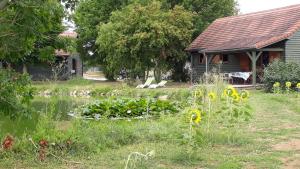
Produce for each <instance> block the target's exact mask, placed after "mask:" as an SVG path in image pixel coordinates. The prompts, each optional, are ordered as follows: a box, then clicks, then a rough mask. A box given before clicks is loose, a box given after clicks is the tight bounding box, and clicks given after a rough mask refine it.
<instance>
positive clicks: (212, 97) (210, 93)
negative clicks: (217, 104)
mask: <svg viewBox="0 0 300 169" xmlns="http://www.w3.org/2000/svg"><path fill="white" fill-rule="evenodd" d="M208 98H209V100H210V101H215V100H216V98H217V95H216V93H214V92H209V93H208Z"/></svg>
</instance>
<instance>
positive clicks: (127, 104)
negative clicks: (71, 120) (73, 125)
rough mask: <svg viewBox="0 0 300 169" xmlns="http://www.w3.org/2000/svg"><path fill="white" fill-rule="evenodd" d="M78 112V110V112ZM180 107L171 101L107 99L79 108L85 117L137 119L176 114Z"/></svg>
mask: <svg viewBox="0 0 300 169" xmlns="http://www.w3.org/2000/svg"><path fill="white" fill-rule="evenodd" d="M77 111H78V110H77ZM178 111H179V107H177V106H176V104H175V103H172V102H170V101H162V100H154V99H149V100H147V99H142V98H141V99H132V98H131V99H126V98H122V99H121V98H119V99H107V100H97V101H95V102H94V103H90V104H87V105H85V106H83V107H81V108H79V113H80V114H81V115H82V116H84V117H91V118H94V117H97V118H135V117H142V116H160V115H162V114H174V113H177V112H178Z"/></svg>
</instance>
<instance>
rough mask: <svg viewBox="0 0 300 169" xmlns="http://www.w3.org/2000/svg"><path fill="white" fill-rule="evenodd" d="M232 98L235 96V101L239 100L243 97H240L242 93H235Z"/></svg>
mask: <svg viewBox="0 0 300 169" xmlns="http://www.w3.org/2000/svg"><path fill="white" fill-rule="evenodd" d="M232 98H233V101H234V102H239V101H240V99H241V97H240V95H239V94H238V93H234V94H233V95H232Z"/></svg>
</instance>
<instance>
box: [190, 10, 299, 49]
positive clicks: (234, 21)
mask: <svg viewBox="0 0 300 169" xmlns="http://www.w3.org/2000/svg"><path fill="white" fill-rule="evenodd" d="M299 29H300V4H299V5H293V6H288V7H284V8H278V9H273V10H267V11H261V12H256V13H251V14H245V15H239V16H232V17H226V18H221V19H217V20H216V21H214V22H213V23H212V24H211V25H210V26H209V27H208V28H207V29H206V30H205V31H204V32H203V33H202V34H200V35H199V36H198V37H197V38H196V39H195V40H194V41H193V42H192V44H191V45H190V46H189V47H188V48H187V50H188V51H193V50H199V49H202V50H203V49H204V50H205V51H206V52H208V53H209V52H221V51H233V50H245V49H261V48H264V47H266V46H269V45H271V44H274V43H277V42H280V41H282V40H285V39H288V38H290V37H291V36H292V35H293V34H294V33H295V32H297V31H298V30H299Z"/></svg>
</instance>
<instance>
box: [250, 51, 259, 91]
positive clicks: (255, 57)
mask: <svg viewBox="0 0 300 169" xmlns="http://www.w3.org/2000/svg"><path fill="white" fill-rule="evenodd" d="M261 54H262V51H261V52H259V53H258V54H257V53H256V51H252V52H251V53H250V52H247V55H248V56H249V58H250V59H251V62H252V84H253V85H254V86H256V61H257V60H258V58H259V57H260V55H261Z"/></svg>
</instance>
